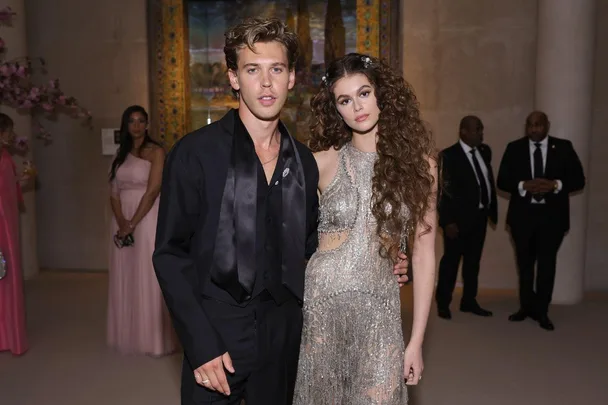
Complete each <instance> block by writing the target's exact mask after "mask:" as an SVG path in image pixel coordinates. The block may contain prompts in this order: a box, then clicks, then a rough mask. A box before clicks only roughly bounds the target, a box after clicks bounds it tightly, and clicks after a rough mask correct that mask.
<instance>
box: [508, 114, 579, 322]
mask: <svg viewBox="0 0 608 405" xmlns="http://www.w3.org/2000/svg"><path fill="white" fill-rule="evenodd" d="M549 127H550V123H549V120H548V118H547V115H546V114H545V113H543V112H540V111H534V112H533V113H531V114H530V115H529V116H528V118H527V119H526V136H525V137H523V138H521V139H518V140H516V141H513V142H511V143H510V144H509V145H507V149H506V150H505V154H504V156H503V158H502V162H501V163H500V170H499V172H498V180H497V182H498V183H497V185H498V188H499V189H501V190H503V191H506V192H507V193H509V194H511V200H510V202H509V211H508V213H507V225H509V227H510V229H511V236H512V238H513V242H514V244H515V254H516V256H517V266H518V268H519V302H520V308H519V311H517V312H516V313H514V314H512V315H511V316H510V317H509V320H510V321H513V322H520V321H523V320H524V319H526V318H527V317H530V318H532V319H534V320H537V321H538V323H539V325H540V326H541V327H542V328H543V329H546V330H553V329H554V326H553V323H552V322H551V320H550V319H549V317H548V310H549V304H550V303H551V296H552V294H553V284H554V281H555V266H556V259H557V252H558V250H559V247H560V245H561V243H562V240H563V238H564V235H565V233H566V232H567V231H568V229H569V228H570V197H569V195H570V193H572V192H576V191H579V190H582V189H583V188H584V187H585V175H584V173H583V166H582V165H581V162H580V160H579V158H578V156H577V154H576V152H575V151H574V148H573V146H572V143H571V142H570V141H568V140H565V139H559V138H554V137H552V136H548V133H549ZM535 264H536V289H535V288H534V285H535V280H534V265H535Z"/></svg>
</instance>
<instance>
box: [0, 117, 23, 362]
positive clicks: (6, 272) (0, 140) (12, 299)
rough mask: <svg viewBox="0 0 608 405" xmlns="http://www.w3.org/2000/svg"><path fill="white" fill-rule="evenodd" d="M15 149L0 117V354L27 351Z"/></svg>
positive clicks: (20, 200)
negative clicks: (11, 152) (13, 154)
mask: <svg viewBox="0 0 608 405" xmlns="http://www.w3.org/2000/svg"><path fill="white" fill-rule="evenodd" d="M14 147H15V133H14V132H13V120H12V119H11V118H10V117H9V116H8V115H6V114H3V113H0V351H5V350H10V351H11V352H12V353H13V354H14V355H20V354H23V353H25V352H26V351H27V348H28V345H27V338H26V326H25V304H24V300H23V274H22V269H21V247H20V242H19V240H20V238H19V204H21V203H23V197H22V195H21V185H22V183H25V182H26V181H27V180H28V179H29V176H27V175H26V174H23V175H21V174H17V168H16V165H15V162H14V161H13V158H12V156H11V154H10V152H9V151H10V150H11V149H13V148H14Z"/></svg>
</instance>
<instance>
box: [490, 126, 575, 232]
mask: <svg viewBox="0 0 608 405" xmlns="http://www.w3.org/2000/svg"><path fill="white" fill-rule="evenodd" d="M530 160H531V159H530V141H529V138H528V137H527V136H524V137H523V138H520V139H518V140H516V141H513V142H511V143H509V144H508V145H507V149H506V150H505V154H504V155H503V157H502V161H501V163H500V169H499V171H498V179H497V185H498V188H499V189H501V190H503V191H505V192H507V193H509V194H511V200H510V202H509V211H508V213H507V225H509V226H510V227H511V229H512V230H515V231H519V230H525V229H527V228H528V224H530V223H531V222H530V218H531V216H532V215H534V213H533V212H532V209H531V206H532V203H531V200H532V196H531V195H530V193H526V194H525V196H524V197H522V196H521V195H520V194H519V189H518V187H519V183H520V182H521V181H527V180H532V166H531V162H530ZM545 178H546V179H548V180H560V181H561V182H562V189H561V191H560V192H559V193H557V194H556V193H553V192H551V193H547V194H546V195H545V196H544V197H545V198H544V199H545V204H546V209H547V210H549V215H550V216H551V218H552V225H553V226H555V228H556V230H559V231H563V232H567V231H568V230H569V229H570V197H569V195H570V193H572V192H575V191H579V190H582V189H583V188H584V187H585V175H584V173H583V166H582V165H581V161H580V160H579V158H578V155H577V154H576V152H575V151H574V147H573V146H572V142H570V141H569V140H566V139H559V138H554V137H552V136H550V137H549V140H548V144H547V161H546V164H545Z"/></svg>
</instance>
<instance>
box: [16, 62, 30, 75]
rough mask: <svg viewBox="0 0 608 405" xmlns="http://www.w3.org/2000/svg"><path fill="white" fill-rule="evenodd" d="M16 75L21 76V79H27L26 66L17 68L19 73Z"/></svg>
mask: <svg viewBox="0 0 608 405" xmlns="http://www.w3.org/2000/svg"><path fill="white" fill-rule="evenodd" d="M15 73H17V76H19V77H26V76H27V70H26V69H25V66H23V65H20V66H19V67H18V68H17V72H15Z"/></svg>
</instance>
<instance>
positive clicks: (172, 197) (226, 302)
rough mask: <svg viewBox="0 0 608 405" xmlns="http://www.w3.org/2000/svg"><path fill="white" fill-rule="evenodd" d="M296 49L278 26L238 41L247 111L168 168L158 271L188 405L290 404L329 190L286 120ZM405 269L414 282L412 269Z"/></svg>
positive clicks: (231, 37)
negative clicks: (307, 281) (321, 203)
mask: <svg viewBox="0 0 608 405" xmlns="http://www.w3.org/2000/svg"><path fill="white" fill-rule="evenodd" d="M251 41H254V43H251ZM297 48H298V39H297V36H296V35H295V34H293V33H291V32H289V31H288V30H287V29H286V27H285V25H284V24H283V23H282V22H280V21H279V20H276V19H250V20H247V21H245V22H244V23H242V24H239V25H238V26H236V27H234V28H232V29H231V30H230V31H228V32H227V33H226V44H225V48H224V52H225V54H226V64H227V66H228V70H229V73H228V75H229V79H230V84H231V86H232V89H233V90H234V91H235V92H236V93H237V94H238V100H239V108H238V110H231V111H229V112H228V113H227V114H226V115H225V116H224V117H223V118H222V119H221V120H220V121H217V122H214V123H212V124H210V125H208V126H206V127H203V128H201V129H199V130H197V131H194V132H192V133H190V134H188V135H186V136H184V137H183V138H182V139H181V140H179V141H178V142H177V143H176V145H175V146H174V147H173V149H172V150H171V152H170V153H169V154H168V157H167V163H166V164H165V169H164V173H163V182H162V189H161V194H160V207H159V215H158V227H157V233H156V249H155V252H154V256H153V262H154V268H155V270H156V274H157V277H158V280H159V283H160V287H161V289H162V291H163V295H164V297H165V301H166V303H167V307H168V308H169V311H170V313H171V317H172V319H173V323H174V326H175V330H176V332H177V334H178V336H179V338H180V341H181V343H182V346H183V348H184V354H185V356H184V362H183V367H182V387H181V393H182V404H183V405H194V404H205V405H206V404H211V403H213V404H216V405H222V404H223V405H228V404H232V405H236V404H240V403H241V400H242V399H246V401H247V405H268V404H273V405H286V404H291V402H292V397H293V390H294V385H295V379H296V373H297V362H298V355H299V349H300V334H301V329H302V311H301V304H302V298H303V293H304V268H305V260H306V259H307V258H308V257H310V256H311V254H312V253H313V252H314V251H315V249H316V245H317V234H316V226H317V218H318V197H317V186H318V184H317V183H318V179H319V173H318V169H317V165H316V162H315V160H314V157H313V155H312V153H311V152H310V151H309V150H308V148H306V146H304V145H303V144H301V143H299V142H297V141H296V140H295V139H294V138H293V137H292V136H291V135H290V134H289V133H288V131H287V129H286V128H285V126H284V125H283V124H282V123H281V122H280V120H279V114H280V112H281V109H282V107H283V105H284V103H285V101H286V99H287V94H288V91H289V90H290V89H291V88H293V85H294V81H295V72H294V66H295V61H296V56H297ZM402 258H403V257H402ZM396 267H397V268H398V269H395V271H396V272H397V271H398V272H399V273H400V274H405V273H406V270H407V261H402V262H400V263H399V264H398V265H397V266H396ZM397 281H400V282H403V281H406V277H401V278H398V279H397Z"/></svg>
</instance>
